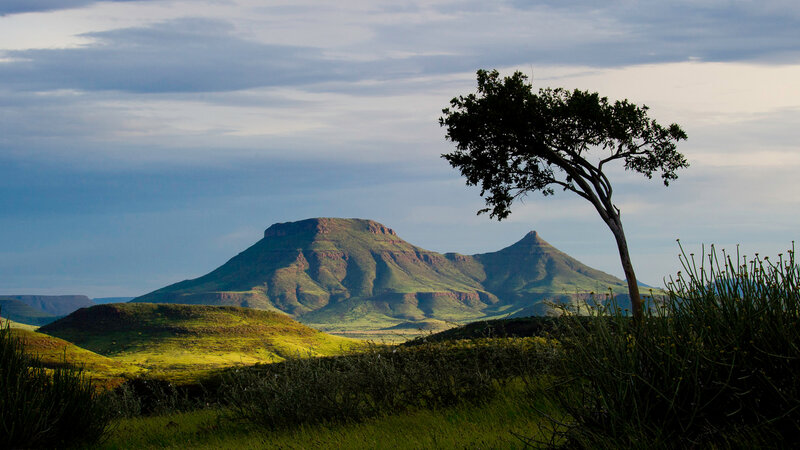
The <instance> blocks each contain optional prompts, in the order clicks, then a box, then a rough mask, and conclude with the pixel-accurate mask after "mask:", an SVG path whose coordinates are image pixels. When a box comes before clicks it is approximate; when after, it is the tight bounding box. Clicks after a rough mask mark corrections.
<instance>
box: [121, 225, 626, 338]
mask: <svg viewBox="0 0 800 450" xmlns="http://www.w3.org/2000/svg"><path fill="white" fill-rule="evenodd" d="M609 288H611V289H613V290H614V292H619V293H623V292H626V288H625V283H624V282H623V281H621V280H619V279H617V278H615V277H613V276H611V275H608V274H606V273H603V272H600V271H598V270H595V269H592V268H591V267H588V266H586V265H585V264H582V263H581V262H579V261H577V260H575V259H574V258H571V257H570V256H569V255H566V254H565V253H563V252H560V251H559V250H557V249H556V248H554V247H553V246H552V245H550V244H548V243H547V242H545V241H544V240H542V239H541V238H540V237H539V236H538V235H537V234H536V232H531V233H529V234H528V235H527V236H525V237H524V238H523V239H522V240H520V241H519V242H517V243H516V244H514V245H511V246H510V247H507V248H505V249H503V250H500V251H497V252H493V253H484V254H480V255H474V256H467V255H460V254H457V253H448V254H445V255H443V254H440V253H436V252H432V251H428V250H425V249H422V248H420V247H416V246H414V245H412V244H409V243H408V242H406V241H404V240H402V239H401V238H400V237H398V236H397V234H396V233H395V232H394V231H393V230H392V229H391V228H388V227H386V226H384V225H382V224H380V223H377V222H374V221H371V220H363V219H334V218H318V219H307V220H303V221H300V222H289V223H279V224H275V225H272V226H270V227H269V228H268V229H267V230H266V231H265V232H264V238H263V239H261V240H260V241H259V242H257V243H256V244H254V245H253V246H252V247H250V248H248V249H247V250H245V251H243V252H242V253H240V254H239V255H237V256H235V257H234V258H232V259H231V260H230V261H228V262H227V263H225V264H224V265H222V266H221V267H219V268H218V269H216V270H214V271H213V272H211V273H209V274H207V275H204V276H202V277H200V278H196V279H193V280H185V281H182V282H179V283H175V284H173V285H170V286H167V287H165V288H162V289H159V290H157V291H154V292H151V293H149V294H146V295H144V296H142V297H138V298H136V299H134V300H133V302H153V303H176V304H211V305H234V306H246V307H251V308H257V309H263V310H270V311H282V312H285V313H287V314H289V315H291V316H293V317H294V318H297V319H298V320H301V321H302V322H304V323H306V324H309V325H312V326H314V327H317V328H320V329H324V330H336V331H344V330H369V329H372V330H375V329H379V328H390V327H393V326H397V325H400V324H403V323H407V322H421V321H426V320H429V319H438V320H446V321H451V322H465V321H471V320H476V319H482V318H489V317H503V316H506V315H509V314H515V313H516V314H519V313H528V312H532V313H534V314H547V313H548V307H547V306H545V305H544V303H542V302H543V301H544V300H556V301H574V300H575V299H577V298H582V297H584V296H586V295H588V293H589V292H592V291H593V292H607V291H608V289H609Z"/></svg>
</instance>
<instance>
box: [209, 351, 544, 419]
mask: <svg viewBox="0 0 800 450" xmlns="http://www.w3.org/2000/svg"><path fill="white" fill-rule="evenodd" d="M553 354H554V344H553V343H552V342H548V341H546V340H544V339H542V338H530V339H489V340H474V341H451V342H446V343H437V344H422V345H415V346H408V347H403V346H401V347H393V348H389V347H380V346H373V347H370V348H369V349H368V350H366V351H363V352H359V353H355V354H352V355H347V356H342V357H333V358H296V359H289V360H287V361H284V362H283V363H280V364H271V365H268V366H257V367H255V368H253V369H247V370H245V369H237V370H235V371H233V372H231V373H230V374H229V376H228V377H227V379H226V380H225V384H224V390H223V392H225V395H224V397H225V398H227V399H228V400H229V402H230V406H231V408H232V409H233V410H234V411H235V413H236V416H237V417H242V418H245V419H248V420H250V421H252V422H254V423H257V424H260V425H263V426H266V427H269V428H282V427H287V426H296V425H298V424H303V423H320V422H330V421H344V422H349V421H360V420H364V419H365V418H368V417H374V416H379V415H383V414H389V413H395V412H398V411H403V410H408V409H412V408H439V407H445V406H450V405H455V404H458V403H461V402H472V403H480V402H483V401H486V400H487V399H489V398H491V397H492V396H493V395H495V394H496V393H497V391H498V388H499V387H500V386H501V385H503V384H504V383H506V382H507V381H508V380H511V379H512V378H514V377H517V376H522V375H529V374H534V373H537V374H538V373H541V372H543V371H544V370H545V369H546V367H547V365H548V364H549V361H550V359H551V358H552V355H553Z"/></svg>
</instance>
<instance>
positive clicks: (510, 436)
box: [97, 383, 549, 450]
mask: <svg viewBox="0 0 800 450" xmlns="http://www.w3.org/2000/svg"><path fill="white" fill-rule="evenodd" d="M548 408H549V405H547V404H544V403H542V402H538V403H536V404H535V405H534V404H531V403H530V402H529V401H528V399H527V398H526V395H525V393H524V390H523V389H522V388H521V386H518V385H517V384H514V383H510V384H509V385H507V386H506V387H504V388H503V389H502V392H501V393H500V394H499V395H498V396H496V397H495V398H493V399H492V400H490V401H488V402H486V403H481V404H479V405H475V404H470V403H462V404H459V405H456V406H453V407H448V408H437V409H435V410H427V409H424V410H411V411H403V412H398V413H397V414H392V415H388V416H382V417H376V418H373V419H370V420H366V421H363V422H354V423H344V424H342V423H340V424H318V425H313V424H306V425H302V426H297V427H291V428H286V429H278V430H274V429H266V428H264V427H262V426H259V425H256V424H252V423H250V422H249V421H231V420H228V419H227V418H226V416H227V415H228V412H226V411H225V410H220V409H203V410H198V411H191V412H186V413H178V414H170V415H165V416H152V417H132V418H126V419H122V420H118V421H117V422H116V423H115V425H116V426H115V430H114V432H113V434H112V435H111V436H110V437H109V439H108V440H107V441H106V442H104V443H103V444H102V445H99V446H97V448H98V449H128V448H136V449H151V448H152V449H164V448H174V449H185V448H192V449H214V450H217V449H243V448H276V449H278V448H279V449H295V450H309V449H319V450H327V449H330V448H341V449H363V448H370V449H428V448H430V449H434V448H453V449H456V448H485V449H522V448H527V447H526V445H525V444H524V442H523V441H522V440H520V439H518V438H517V437H516V436H515V435H519V434H521V433H525V432H527V431H528V430H531V429H535V428H537V427H538V426H539V424H540V422H541V421H542V420H543V419H542V417H541V416H540V415H539V414H538V413H537V412H536V409H544V410H549V409H548ZM535 437H536V438H539V439H545V438H546V436H544V435H536V436H535Z"/></svg>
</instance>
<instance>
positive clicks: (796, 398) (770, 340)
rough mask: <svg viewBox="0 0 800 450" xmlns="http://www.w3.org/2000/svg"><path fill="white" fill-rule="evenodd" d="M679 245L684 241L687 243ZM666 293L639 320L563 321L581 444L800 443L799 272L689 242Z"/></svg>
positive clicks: (596, 313) (782, 263) (572, 432)
mask: <svg viewBox="0 0 800 450" xmlns="http://www.w3.org/2000/svg"><path fill="white" fill-rule="evenodd" d="M679 245H680V244H679ZM680 261H681V263H682V266H683V270H682V271H680V272H679V273H678V274H677V276H676V277H671V278H670V279H669V280H668V281H667V290H668V298H667V299H666V301H665V302H664V303H662V304H660V305H657V306H656V307H655V308H654V309H652V310H651V311H650V312H649V313H647V314H646V315H645V319H644V321H643V322H642V324H641V326H639V327H635V326H634V325H633V324H632V323H631V321H630V319H629V318H628V317H627V316H626V315H624V314H622V313H621V312H620V310H619V309H618V308H615V307H613V306H612V307H611V308H603V307H600V308H596V309H593V313H592V314H591V316H590V317H589V318H588V319H587V318H578V317H575V316H567V317H566V318H565V320H564V326H565V336H568V338H567V339H565V342H564V347H565V349H566V351H565V357H564V359H563V360H562V366H561V370H562V374H563V375H564V377H565V380H566V381H568V385H569V386H570V388H567V389H563V390H561V391H559V393H558V394H557V395H556V396H557V398H558V400H559V402H560V404H561V406H562V407H563V408H564V409H565V411H566V412H567V413H568V414H569V415H570V416H571V417H572V418H573V426H571V427H570V428H569V431H568V432H567V433H566V438H567V440H566V442H567V443H568V445H569V446H572V447H585V448H597V447H603V446H608V447H626V448H637V447H638V448H645V447H646V448H658V447H665V448H681V447H687V448H689V447H696V446H703V445H709V444H711V445H716V446H721V447H741V446H750V445H767V446H779V447H780V446H786V445H790V444H791V443H796V442H800V383H798V374H800V268H798V265H797V263H796V262H795V253H794V246H793V248H792V250H790V251H788V252H787V253H786V255H783V254H781V255H778V257H777V258H776V259H775V260H771V259H770V258H768V257H764V258H761V257H760V256H759V255H757V254H756V255H755V257H754V258H751V259H748V258H746V257H745V256H742V255H740V254H739V253H738V251H737V253H736V254H735V255H729V254H727V253H725V252H724V251H723V252H721V253H718V252H717V251H716V249H715V248H714V247H713V246H712V247H711V248H710V251H709V252H708V253H705V251H703V253H702V256H698V257H695V255H694V254H689V255H687V254H686V253H685V252H684V251H683V248H682V247H681V255H680Z"/></svg>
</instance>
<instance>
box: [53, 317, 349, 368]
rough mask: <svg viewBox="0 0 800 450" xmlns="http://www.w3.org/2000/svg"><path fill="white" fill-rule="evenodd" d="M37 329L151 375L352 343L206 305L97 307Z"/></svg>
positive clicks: (335, 349)
mask: <svg viewBox="0 0 800 450" xmlns="http://www.w3.org/2000/svg"><path fill="white" fill-rule="evenodd" d="M39 331H40V332H41V333H45V334H48V335H51V336H56V337H59V338H61V339H64V340H67V341H69V342H72V343H75V344H76V345H78V346H80V347H82V348H85V349H88V350H91V351H93V352H95V353H98V354H100V355H103V356H106V357H109V358H111V359H113V360H115V361H120V362H122V363H125V364H132V365H135V366H138V367H141V368H143V369H147V370H149V371H151V372H160V371H166V372H170V371H183V370H190V371H191V370H205V369H214V368H220V367H229V366H234V365H240V364H254V363H258V362H274V361H281V360H283V359H284V358H285V357H287V356H290V355H298V354H299V355H334V354H338V353H340V352H342V351H343V350H347V349H350V348H352V347H353V346H355V345H358V344H357V341H353V340H350V339H346V338H341V337H336V336H330V335H327V334H324V333H321V332H319V331H317V330H314V329H312V328H309V327H307V326H305V325H302V324H300V323H298V322H296V321H294V320H292V319H291V318H290V317H288V316H286V315H285V314H282V313H275V312H270V311H261V310H257V309H251V308H239V307H219V306H206V305H169V304H150V303H118V304H107V305H97V306H93V307H91V308H84V309H80V310H78V311H76V312H74V313H72V314H70V315H69V316H67V317H65V318H63V319H60V320H58V321H56V322H53V323H51V324H49V325H47V326H44V327H42V328H40V329H39Z"/></svg>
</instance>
